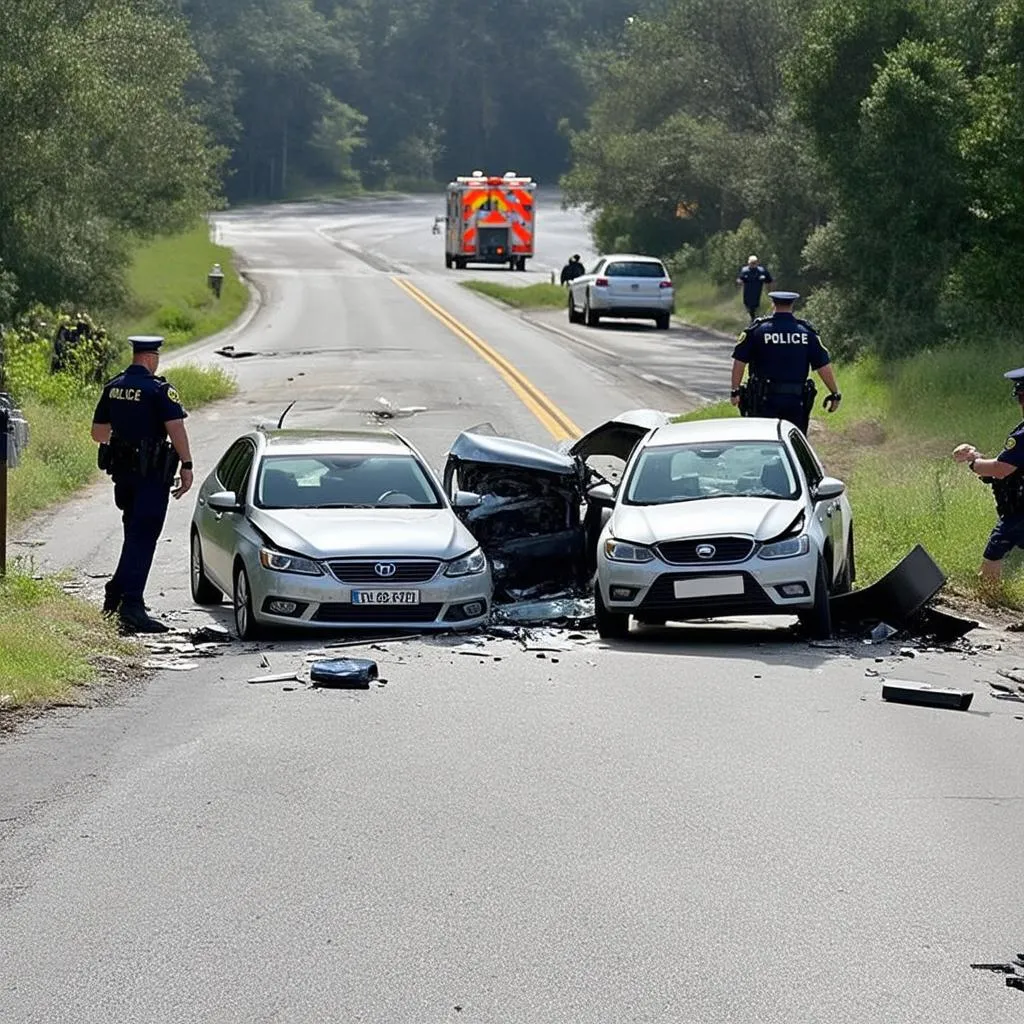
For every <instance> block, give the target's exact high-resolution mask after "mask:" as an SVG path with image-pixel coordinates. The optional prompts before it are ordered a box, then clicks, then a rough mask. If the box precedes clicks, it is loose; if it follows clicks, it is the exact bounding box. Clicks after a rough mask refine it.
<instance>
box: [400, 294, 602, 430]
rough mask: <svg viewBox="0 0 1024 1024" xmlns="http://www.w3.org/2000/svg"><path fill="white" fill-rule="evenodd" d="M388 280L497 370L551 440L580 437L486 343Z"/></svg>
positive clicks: (544, 397)
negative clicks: (549, 435)
mask: <svg viewBox="0 0 1024 1024" xmlns="http://www.w3.org/2000/svg"><path fill="white" fill-rule="evenodd" d="M391 280H392V281H394V282H395V284H396V285H398V287H399V288H401V289H402V291H404V292H405V293H406V294H407V295H409V296H410V297H411V298H413V299H415V300H416V302H418V303H419V304H420V305H421V306H422V307H423V308H424V309H426V310H427V311H428V312H430V313H432V314H433V315H434V316H435V317H437V319H438V320H440V321H441V323H443V324H444V325H445V327H447V328H448V329H449V330H450V331H451V332H452V333H453V334H454V335H455V336H456V337H458V338H460V339H461V340H462V341H464V342H465V343H466V344H467V345H469V347H470V348H471V349H473V351H474V352H476V354H477V355H478V356H480V358H481V359H483V360H484V361H485V362H487V363H489V364H490V365H491V366H492V367H493V368H494V369H495V370H497V371H498V373H499V374H501V376H502V378H503V379H504V381H505V383H506V384H508V386H509V387H510V388H511V389H512V392H513V393H514V394H515V396H516V397H517V398H518V399H519V401H521V402H522V403H523V405H525V406H526V408H527V409H529V410H530V412H532V413H533V415H534V416H536V418H537V419H538V420H539V421H540V424H541V425H542V426H543V427H544V428H545V429H546V430H547V431H548V433H549V434H551V436H552V438H553V439H554V440H556V441H567V440H575V439H576V438H577V437H580V436H581V435H582V433H583V431H582V430H580V428H579V427H578V426H577V425H576V424H575V423H573V421H572V420H571V419H570V418H569V417H568V416H567V415H566V414H565V413H564V412H562V410H561V409H559V408H558V406H557V405H555V403H554V402H552V401H551V399H550V398H548V396H547V395H545V394H544V392H543V391H541V390H540V389H539V388H537V387H536V386H535V385H534V384H532V383H531V382H530V381H529V380H528V379H527V378H526V377H525V376H524V375H523V374H522V373H521V372H520V371H519V370H517V369H516V368H515V367H514V366H513V365H512V364H511V363H510V362H509V361H508V360H507V359H505V357H504V356H502V355H500V354H499V353H498V352H496V351H495V350H494V349H493V348H491V346H490V345H488V344H487V342H486V341H484V340H483V339H482V338H480V337H478V336H477V335H475V334H474V333H473V332H472V331H471V330H470V329H469V328H468V327H466V326H465V325H464V324H461V323H460V322H459V321H458V320H456V319H455V317H453V316H452V315H451V313H449V312H448V311H447V310H445V309H444V308H443V307H441V306H439V305H438V304H437V303H436V302H434V300H433V299H431V298H429V297H428V296H426V295H425V294H424V293H423V292H421V291H420V290H419V288H417V287H416V286H415V285H414V284H412V283H411V282H410V281H407V280H405V279H404V278H399V277H393V278H392V279H391Z"/></svg>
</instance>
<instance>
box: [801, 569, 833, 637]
mask: <svg viewBox="0 0 1024 1024" xmlns="http://www.w3.org/2000/svg"><path fill="white" fill-rule="evenodd" d="M830 596H831V595H830V593H829V587H828V577H827V576H826V575H825V559H824V558H822V557H821V556H820V555H819V556H818V570H817V572H816V573H815V577H814V607H813V608H811V609H810V610H808V611H806V612H800V624H801V625H802V626H803V627H804V629H806V630H807V632H808V633H810V634H811V639H812V640H830V639H831V638H832V608H831V606H830V605H829V597H830Z"/></svg>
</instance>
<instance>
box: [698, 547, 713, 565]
mask: <svg viewBox="0 0 1024 1024" xmlns="http://www.w3.org/2000/svg"><path fill="white" fill-rule="evenodd" d="M697 557H698V558H703V559H704V560H705V561H707V559H709V558H714V557H715V546H714V544H698V545H697Z"/></svg>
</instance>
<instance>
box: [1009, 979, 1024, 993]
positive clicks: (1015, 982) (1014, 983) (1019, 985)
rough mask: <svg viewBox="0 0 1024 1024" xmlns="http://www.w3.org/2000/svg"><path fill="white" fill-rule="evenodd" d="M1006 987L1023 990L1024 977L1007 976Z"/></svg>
mask: <svg viewBox="0 0 1024 1024" xmlns="http://www.w3.org/2000/svg"><path fill="white" fill-rule="evenodd" d="M1006 987H1007V988H1015V989H1018V990H1019V991H1021V992H1024V978H1022V977H1020V975H1014V976H1013V977H1012V978H1007V979H1006Z"/></svg>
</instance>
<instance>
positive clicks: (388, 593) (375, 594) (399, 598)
mask: <svg viewBox="0 0 1024 1024" xmlns="http://www.w3.org/2000/svg"><path fill="white" fill-rule="evenodd" d="M352 603H353V604H419V603H420V592H419V591H418V590H353V591H352Z"/></svg>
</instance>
